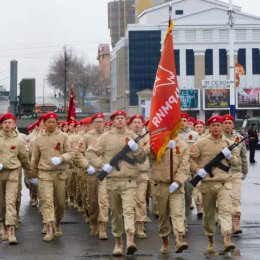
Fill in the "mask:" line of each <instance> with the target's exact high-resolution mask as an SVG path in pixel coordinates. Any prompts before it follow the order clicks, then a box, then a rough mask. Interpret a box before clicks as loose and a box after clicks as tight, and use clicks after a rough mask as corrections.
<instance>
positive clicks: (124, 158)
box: [97, 131, 148, 181]
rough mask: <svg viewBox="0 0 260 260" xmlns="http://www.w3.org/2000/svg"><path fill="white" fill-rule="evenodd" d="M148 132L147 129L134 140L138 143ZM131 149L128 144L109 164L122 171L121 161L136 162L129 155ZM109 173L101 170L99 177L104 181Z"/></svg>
mask: <svg viewBox="0 0 260 260" xmlns="http://www.w3.org/2000/svg"><path fill="white" fill-rule="evenodd" d="M147 134H148V131H146V132H145V133H144V134H143V135H140V136H137V137H136V138H135V139H134V141H135V142H136V143H138V142H139V141H140V140H141V139H142V138H143V137H144V136H145V135H147ZM130 151H131V149H130V147H129V145H128V144H126V145H125V146H124V147H123V149H122V150H121V151H120V152H119V153H117V154H116V155H114V156H113V157H112V158H111V160H110V162H109V164H110V165H111V166H112V167H115V168H116V170H117V171H120V168H119V165H118V164H119V162H120V161H126V162H127V163H130V164H132V165H134V164H135V159H133V158H131V157H129V156H128V155H127V154H128V153H129V152H130ZM107 175H108V173H107V172H106V171H104V170H101V171H100V173H99V174H98V176H97V178H98V179H99V180H100V181H103V180H104V178H105V177H106V176H107Z"/></svg>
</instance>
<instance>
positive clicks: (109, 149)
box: [86, 110, 146, 256]
mask: <svg viewBox="0 0 260 260" xmlns="http://www.w3.org/2000/svg"><path fill="white" fill-rule="evenodd" d="M110 119H111V120H112V121H113V126H114V127H113V129H112V130H110V131H108V132H106V133H104V134H102V135H101V136H100V137H99V138H98V139H97V140H96V142H95V143H93V144H92V145H91V146H90V147H89V148H88V150H87V152H86V155H87V158H88V159H89V162H90V164H91V165H93V166H94V167H95V168H97V169H102V170H103V171H105V172H106V173H108V175H107V190H108V195H109V206H110V209H111V215H112V234H113V236H114V237H115V248H114V250H113V255H114V256H121V255H122V254H123V241H122V235H123V232H124V230H125V232H126V240H127V245H126V254H130V255H132V254H134V252H135V251H136V250H137V248H136V245H135V244H134V233H135V210H134V209H135V195H136V178H137V175H138V167H137V165H136V164H135V165H132V164H130V163H128V162H126V161H124V160H120V161H119V168H120V170H119V171H117V170H116V169H115V168H113V167H112V166H111V165H110V164H109V163H110V160H111V159H112V157H113V156H115V155H116V154H117V153H118V152H120V151H121V150H122V148H123V147H125V146H126V145H128V146H129V148H130V150H131V151H130V152H129V154H128V156H129V157H130V158H132V159H134V160H135V161H136V162H138V163H143V162H144V161H145V158H146V156H145V153H144V151H143V150H142V149H141V148H140V147H139V146H138V144H137V143H136V142H135V141H134V140H133V136H132V134H131V133H130V132H129V131H127V130H126V113H125V111H123V110H118V111H115V112H114V113H112V115H111V116H110Z"/></svg>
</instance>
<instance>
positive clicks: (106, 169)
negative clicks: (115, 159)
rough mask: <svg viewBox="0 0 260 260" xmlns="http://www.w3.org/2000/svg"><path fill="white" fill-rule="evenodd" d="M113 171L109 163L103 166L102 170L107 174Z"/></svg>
mask: <svg viewBox="0 0 260 260" xmlns="http://www.w3.org/2000/svg"><path fill="white" fill-rule="evenodd" d="M112 169H113V167H112V166H111V165H110V164H108V163H106V164H105V165H104V166H103V168H102V170H103V171H105V172H107V173H110V172H111V171H112Z"/></svg>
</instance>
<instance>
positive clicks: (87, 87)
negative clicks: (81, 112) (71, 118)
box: [47, 48, 99, 104]
mask: <svg viewBox="0 0 260 260" xmlns="http://www.w3.org/2000/svg"><path fill="white" fill-rule="evenodd" d="M65 52H66V60H65V55H64V53H65ZM65 66H66V77H67V84H66V85H67V93H68V90H69V88H70V86H71V85H72V84H74V86H75V94H76V98H77V101H79V100H81V104H84V97H85V96H86V94H87V93H88V92H92V93H93V94H96V93H95V92H96V89H97V86H98V83H99V82H98V66H97V65H95V64H93V63H91V62H89V61H88V60H87V58H86V57H85V56H77V55H76V53H75V52H74V51H73V50H72V49H65V48H64V49H63V51H62V52H61V53H59V54H58V55H57V56H56V57H55V58H54V59H53V62H52V64H51V66H50V68H49V73H48V75H47V80H48V83H49V85H50V86H51V87H52V88H53V89H54V90H55V91H57V92H58V93H60V94H62V95H64V94H65Z"/></svg>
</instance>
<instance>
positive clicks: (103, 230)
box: [98, 222, 108, 240]
mask: <svg viewBox="0 0 260 260" xmlns="http://www.w3.org/2000/svg"><path fill="white" fill-rule="evenodd" d="M98 236H99V239H100V240H107V239H108V236H107V223H106V222H100V223H99V233H98Z"/></svg>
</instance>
